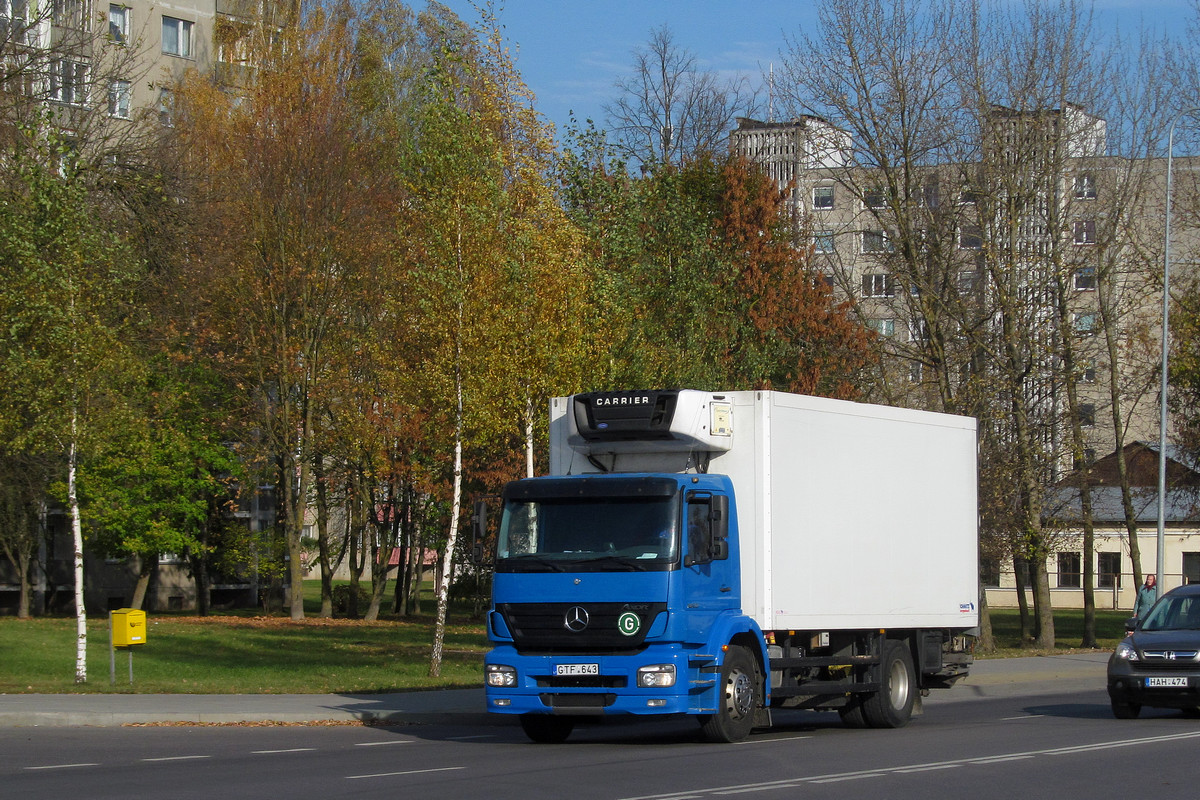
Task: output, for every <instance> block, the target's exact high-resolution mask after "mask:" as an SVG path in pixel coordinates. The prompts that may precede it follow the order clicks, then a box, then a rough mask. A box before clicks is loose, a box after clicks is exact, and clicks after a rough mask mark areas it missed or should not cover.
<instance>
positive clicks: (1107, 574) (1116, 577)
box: [1096, 553, 1121, 589]
mask: <svg viewBox="0 0 1200 800" xmlns="http://www.w3.org/2000/svg"><path fill="white" fill-rule="evenodd" d="M1096 557H1097V560H1098V562H1099V569H1097V570H1096V586H1097V588H1100V589H1119V588H1121V554H1120V553H1097V554H1096Z"/></svg>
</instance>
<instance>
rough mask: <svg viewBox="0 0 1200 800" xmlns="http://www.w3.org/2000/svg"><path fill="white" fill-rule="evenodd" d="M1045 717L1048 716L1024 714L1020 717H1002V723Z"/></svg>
mask: <svg viewBox="0 0 1200 800" xmlns="http://www.w3.org/2000/svg"><path fill="white" fill-rule="evenodd" d="M1044 716H1046V715H1045V714H1022V715H1021V716H1019V717H1001V718H1000V721H1001V722H1012V721H1013V720H1019V719H1041V718H1042V717H1044Z"/></svg>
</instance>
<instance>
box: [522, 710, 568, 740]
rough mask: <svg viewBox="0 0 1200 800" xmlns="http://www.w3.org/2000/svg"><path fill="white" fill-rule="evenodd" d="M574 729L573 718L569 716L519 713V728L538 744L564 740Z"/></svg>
mask: <svg viewBox="0 0 1200 800" xmlns="http://www.w3.org/2000/svg"><path fill="white" fill-rule="evenodd" d="M574 729H575V720H574V719H572V718H571V717H554V716H551V715H549V714H522V715H521V730H523V731H525V735H526V736H528V737H529V738H530V739H531V740H533V741H535V742H538V743H539V744H559V743H560V742H565V741H566V740H567V737H568V736H570V735H571V731H572V730H574Z"/></svg>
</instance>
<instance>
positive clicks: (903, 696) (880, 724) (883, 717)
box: [862, 640, 917, 728]
mask: <svg viewBox="0 0 1200 800" xmlns="http://www.w3.org/2000/svg"><path fill="white" fill-rule="evenodd" d="M879 671H880V676H881V677H880V681H881V683H882V685H883V686H882V688H881V689H880V690H879V691H878V692H875V693H874V694H871V695H868V696H867V697H866V698H864V700H863V705H862V708H863V715H864V716H865V717H866V720H867V724H868V725H870V726H871V727H872V728H903V727H904V726H905V725H907V724H908V723H909V721H910V720H911V719H912V710H913V704H914V703H915V702H916V699H917V683H916V680H915V678H914V675H913V672H914V671H913V663H912V655H911V654H910V653H909V652H908V647H907V645H905V644H904V642H901V641H897V640H889V641H886V642H884V645H883V660H882V661H881V662H880V664H879Z"/></svg>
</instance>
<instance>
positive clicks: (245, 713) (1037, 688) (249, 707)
mask: <svg viewBox="0 0 1200 800" xmlns="http://www.w3.org/2000/svg"><path fill="white" fill-rule="evenodd" d="M1107 660H1108V653H1107V652H1101V653H1083V654H1078V655H1063V656H1047V657H1035V658H1000V659H987V660H982V661H976V662H975V664H974V665H973V666H972V667H971V674H970V676H968V677H967V678H966V679H965V680H963V681H961V682H960V683H959V684H958V685H957V686H955V687H954V688H953V689H950V690H948V691H936V692H933V693H932V694H931V695H930V696H929V697H928V698H927V699H926V702H935V703H951V702H960V701H968V700H973V699H983V698H988V697H1006V696H1011V695H1016V694H1021V695H1035V694H1045V693H1048V692H1055V691H1063V690H1070V689H1097V690H1103V689H1104V674H1105V666H1104V665H1105V663H1106V662H1107ZM256 722H280V723H306V722H307V723H313V722H332V723H354V722H367V723H376V724H391V725H405V724H430V723H458V724H470V725H483V724H497V723H507V722H511V719H509V718H505V717H501V716H498V715H497V716H491V715H488V714H487V713H486V712H485V711H484V698H483V689H482V688H480V689H454V690H444V691H429V692H405V693H395V694H367V695H340V694H278V695H275V694H253V695H232V694H6V695H0V727H4V728H14V727H34V726H40V727H64V726H75V725H80V726H93V727H111V726H121V725H132V724H151V723H180V724H183V723H199V724H237V723H256Z"/></svg>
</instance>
